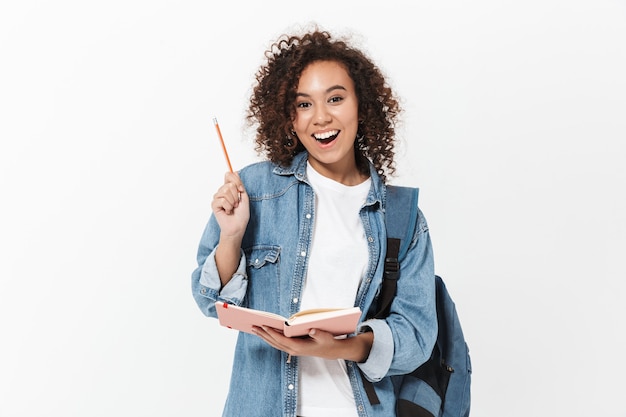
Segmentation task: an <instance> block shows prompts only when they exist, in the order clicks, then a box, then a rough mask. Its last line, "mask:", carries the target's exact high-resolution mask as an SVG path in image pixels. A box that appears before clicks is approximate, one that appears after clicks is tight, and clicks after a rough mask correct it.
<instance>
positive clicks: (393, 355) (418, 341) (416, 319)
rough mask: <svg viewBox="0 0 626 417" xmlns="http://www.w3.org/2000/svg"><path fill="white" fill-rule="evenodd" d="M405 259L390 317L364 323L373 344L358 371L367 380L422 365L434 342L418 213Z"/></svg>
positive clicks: (431, 288)
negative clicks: (369, 332) (371, 333)
mask: <svg viewBox="0 0 626 417" xmlns="http://www.w3.org/2000/svg"><path fill="white" fill-rule="evenodd" d="M418 213H419V214H418V216H419V218H418V221H417V224H416V230H415V232H414V235H413V241H412V242H411V245H410V247H409V250H408V252H407V254H406V257H405V259H403V260H401V265H400V277H399V279H398V288H397V292H396V296H395V297H394V300H393V303H392V304H391V309H390V313H389V316H388V317H387V318H386V319H384V320H377V319H373V320H367V321H365V322H364V323H362V324H361V326H360V328H361V329H367V328H369V329H371V331H372V332H373V333H374V343H373V345H372V349H371V351H370V355H369V358H368V359H367V361H365V362H364V363H360V364H359V367H360V368H361V370H362V371H363V372H364V373H365V375H366V376H367V378H368V379H370V380H372V381H379V380H380V379H382V378H383V377H385V376H386V375H398V374H405V373H408V372H411V371H413V370H414V369H415V368H417V367H418V366H419V365H421V364H422V363H423V362H425V361H426V360H427V359H428V358H429V357H430V353H431V351H432V347H433V346H434V344H435V340H436V338H437V312H436V300H435V273H434V261H433V252H432V243H431V240H430V235H429V232H428V225H427V223H426V220H425V218H424V216H423V214H422V212H421V211H419V212H418Z"/></svg>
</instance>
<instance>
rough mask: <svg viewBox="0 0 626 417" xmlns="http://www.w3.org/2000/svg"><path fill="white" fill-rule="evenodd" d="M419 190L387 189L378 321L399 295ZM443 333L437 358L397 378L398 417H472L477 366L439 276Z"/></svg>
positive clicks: (370, 390) (372, 396)
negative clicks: (474, 363)
mask: <svg viewBox="0 0 626 417" xmlns="http://www.w3.org/2000/svg"><path fill="white" fill-rule="evenodd" d="M418 195H419V189H417V188H412V187H400V186H387V206H386V210H385V211H386V222H387V225H386V227H387V254H386V256H385V272H384V278H383V283H382V287H381V293H380V297H379V300H380V301H379V305H378V312H377V313H376V314H375V315H374V317H375V318H384V317H386V316H387V315H388V314H389V307H390V305H391V302H392V301H393V297H394V296H395V294H396V281H397V280H398V279H400V277H399V273H400V262H402V260H403V258H404V256H405V255H406V251H407V250H408V246H409V245H410V243H411V239H412V235H413V231H414V230H415V224H416V222H417V200H418ZM435 289H436V297H437V303H436V305H437V323H438V325H439V332H438V335H437V341H436V342H435V346H434V347H433V352H432V354H431V356H430V359H428V360H427V361H426V362H425V363H424V364H422V365H421V366H420V367H419V368H417V369H416V370H415V371H413V372H411V373H409V374H406V375H399V376H393V377H392V381H393V385H394V387H395V390H396V395H397V402H396V413H397V417H467V416H469V412H470V384H471V375H472V366H471V360H470V355H469V349H468V346H467V343H466V341H465V338H464V336H463V330H462V329H461V323H460V321H459V317H458V315H457V311H456V307H455V305H454V301H453V300H452V298H451V297H450V294H449V293H448V290H447V288H446V285H445V283H444V281H443V279H442V278H441V277H440V276H435ZM362 379H363V384H364V388H365V391H366V393H367V396H368V398H369V400H370V403H372V404H377V403H378V397H377V396H376V392H375V390H374V384H373V383H371V382H369V381H368V380H367V379H365V378H362Z"/></svg>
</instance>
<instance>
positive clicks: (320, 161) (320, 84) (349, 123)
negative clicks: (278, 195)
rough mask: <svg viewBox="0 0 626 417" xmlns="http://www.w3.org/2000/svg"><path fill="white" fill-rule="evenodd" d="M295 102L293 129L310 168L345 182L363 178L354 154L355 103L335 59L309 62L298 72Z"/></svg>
mask: <svg viewBox="0 0 626 417" xmlns="http://www.w3.org/2000/svg"><path fill="white" fill-rule="evenodd" d="M295 106H296V112H295V118H294V120H293V129H294V130H295V132H296V135H297V136H298V139H299V140H300V142H301V143H302V145H303V146H304V147H305V148H306V150H307V151H308V153H309V163H310V164H311V165H312V166H313V168H315V170H316V171H317V172H319V173H320V174H322V175H324V176H326V177H328V178H331V179H333V180H335V181H338V182H341V183H343V184H346V185H356V184H359V183H361V182H363V181H364V180H365V179H366V177H365V176H364V175H362V174H361V173H360V172H359V170H358V169H357V165H356V160H355V156H354V141H355V138H356V134H357V128H358V125H359V114H358V113H359V112H358V109H359V103H358V99H357V96H356V92H355V90H354V82H353V81H352V78H350V75H348V72H347V71H346V69H345V68H344V67H343V66H342V65H341V64H340V63H338V62H335V61H317V62H313V63H311V64H309V65H308V66H307V67H306V68H305V69H304V70H303V71H302V74H301V75H300V81H299V82H298V88H297V93H296V103H295Z"/></svg>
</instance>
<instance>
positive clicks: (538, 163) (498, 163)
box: [0, 0, 626, 417]
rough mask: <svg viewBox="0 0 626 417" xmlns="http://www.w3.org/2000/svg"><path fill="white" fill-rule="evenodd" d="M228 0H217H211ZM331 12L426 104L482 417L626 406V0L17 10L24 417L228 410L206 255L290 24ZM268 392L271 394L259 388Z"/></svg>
mask: <svg viewBox="0 0 626 417" xmlns="http://www.w3.org/2000/svg"><path fill="white" fill-rule="evenodd" d="M211 3H213V4H211ZM311 21H316V22H318V23H319V24H320V25H321V26H322V27H323V28H325V29H329V30H332V31H334V32H337V33H339V34H343V33H349V32H355V33H356V35H357V36H356V40H357V42H358V43H359V44H360V45H361V46H362V47H363V48H364V49H365V51H366V52H367V53H369V54H370V55H371V57H372V58H373V59H374V60H375V61H376V62H377V63H379V65H380V67H381V68H382V70H383V71H384V72H385V73H386V74H387V76H388V79H389V82H390V84H391V85H392V86H393V87H394V88H395V89H396V91H397V93H398V94H399V95H400V96H401V97H402V99H403V102H402V103H403V106H404V108H405V110H406V111H405V114H404V124H403V125H402V128H401V129H400V132H399V133H400V136H401V138H400V139H401V141H402V143H401V145H400V147H399V154H398V157H399V158H398V164H399V168H400V169H399V176H398V177H397V178H396V179H395V180H394V182H395V183H398V184H405V185H415V186H419V187H420V188H421V195H420V199H421V206H422V209H423V210H424V212H425V214H426V216H427V218H428V220H429V223H430V227H431V233H432V237H433V242H434V246H435V256H436V267H437V272H438V273H439V274H441V275H443V276H444V278H445V279H446V281H447V283H448V287H449V289H450V291H451V292H452V295H453V297H454V298H455V300H456V303H457V308H458V310H459V313H460V315H461V318H462V323H463V326H464V330H465V333H466V337H467V339H468V342H469V344H470V348H471V353H472V360H473V365H474V374H473V409H472V415H473V416H484V417H502V416H507V417H508V416H524V417H527V416H555V415H567V416H589V415H602V416H621V417H623V416H626V405H624V401H623V391H624V387H625V385H624V375H625V374H626V361H625V360H624V352H626V335H625V332H624V324H623V320H624V318H626V303H624V301H623V299H624V296H625V295H626V286H625V284H624V280H625V278H626V265H625V263H624V250H625V249H626V220H625V216H624V213H626V196H625V194H626V192H625V190H626V168H625V167H624V163H625V160H626V158H625V157H626V151H625V150H624V142H625V140H626V77H625V76H624V74H626V46H625V44H626V42H625V41H626V3H625V2H624V1H609V0H568V1H566V0H563V1H557V0H530V1H515V2H514V1H510V0H505V1H501V0H491V1H490V0H479V1H471V2H470V1H460V0H459V1H422V0H419V1H415V2H408V1H407V2H393V1H387V2H368V1H363V0H358V1H356V0H354V1H353V0H350V1H337V0H332V1H330V0H319V1H313V2H293V1H289V2H288V1H284V2H280V1H275V0H265V1H257V2H249V3H242V2H237V1H222V2H207V1H173V0H162V1H147V0H123V1H122V0H112V1H107V2H98V1H89V2H87V1H78V0H76V1H70V0H61V1H54V2H52V1H21V2H18V1H14V2H3V4H2V6H0V60H1V64H0V137H1V148H0V193H1V198H2V202H1V203H0V210H1V216H0V257H1V258H0V279H1V281H0V330H1V336H0V337H1V339H0V340H1V341H0V416H3V417H17V416H48V415H55V416H56V415H58V416H66V417H67V416H80V417H83V416H89V417H91V416H219V415H220V410H221V407H222V405H223V402H224V398H225V395H226V388H227V384H228V379H229V374H230V364H231V358H232V349H233V342H234V332H230V331H228V330H227V329H222V328H219V327H218V326H217V323H216V321H215V320H210V319H207V318H205V317H204V316H202V314H201V313H200V311H199V310H198V309H197V307H196V306H195V303H194V301H193V299H192V296H191V292H190V274H191V271H192V270H193V269H194V268H195V252H196V248H197V243H198V241H199V238H200V234H201V232H202V229H203V227H204V224H205V222H206V220H207V219H208V216H209V214H210V200H211V196H212V194H213V192H214V191H215V189H216V187H217V186H218V184H220V182H221V180H222V175H223V173H224V172H225V170H226V164H225V162H224V159H223V156H222V154H221V150H220V147H219V144H218V141H217V137H216V134H215V130H214V128H213V125H212V122H211V121H212V118H213V117H218V119H219V122H220V125H221V128H222V133H223V134H224V136H225V138H226V140H227V142H228V146H229V148H230V152H231V160H232V162H233V165H235V167H236V168H240V167H242V166H244V165H246V164H248V163H250V162H252V161H254V160H256V158H257V157H256V155H255V154H254V153H253V151H252V142H251V132H249V131H246V130H243V115H244V110H245V106H246V104H247V98H248V95H249V91H250V88H251V85H252V81H253V75H254V72H255V71H256V69H257V67H258V65H259V64H260V63H261V62H262V58H263V52H264V51H265V49H266V48H267V46H268V45H269V43H270V42H271V41H272V40H274V39H275V38H276V36H278V35H280V34H281V33H283V32H285V31H289V30H290V29H292V28H293V27H294V25H299V24H306V23H308V22H311ZM253 406H254V404H251V407H253Z"/></svg>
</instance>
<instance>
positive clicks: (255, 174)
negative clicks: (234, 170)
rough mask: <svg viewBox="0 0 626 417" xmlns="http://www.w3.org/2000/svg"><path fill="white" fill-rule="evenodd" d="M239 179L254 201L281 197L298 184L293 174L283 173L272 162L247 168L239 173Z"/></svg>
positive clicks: (263, 162) (259, 163)
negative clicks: (269, 197)
mask: <svg viewBox="0 0 626 417" xmlns="http://www.w3.org/2000/svg"><path fill="white" fill-rule="evenodd" d="M239 177H240V178H241V181H242V182H243V184H244V186H245V187H246V192H247V193H248V195H249V196H250V198H251V199H253V200H254V199H255V198H267V197H268V196H272V195H274V196H276V195H280V194H282V193H284V192H285V190H287V189H288V188H290V187H292V186H293V185H295V184H297V183H298V180H297V179H296V178H295V176H294V175H293V174H286V173H281V169H280V167H278V166H277V165H276V164H274V163H272V162H270V161H262V162H257V163H254V164H251V165H248V166H246V167H245V168H243V169H241V170H240V171H239Z"/></svg>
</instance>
